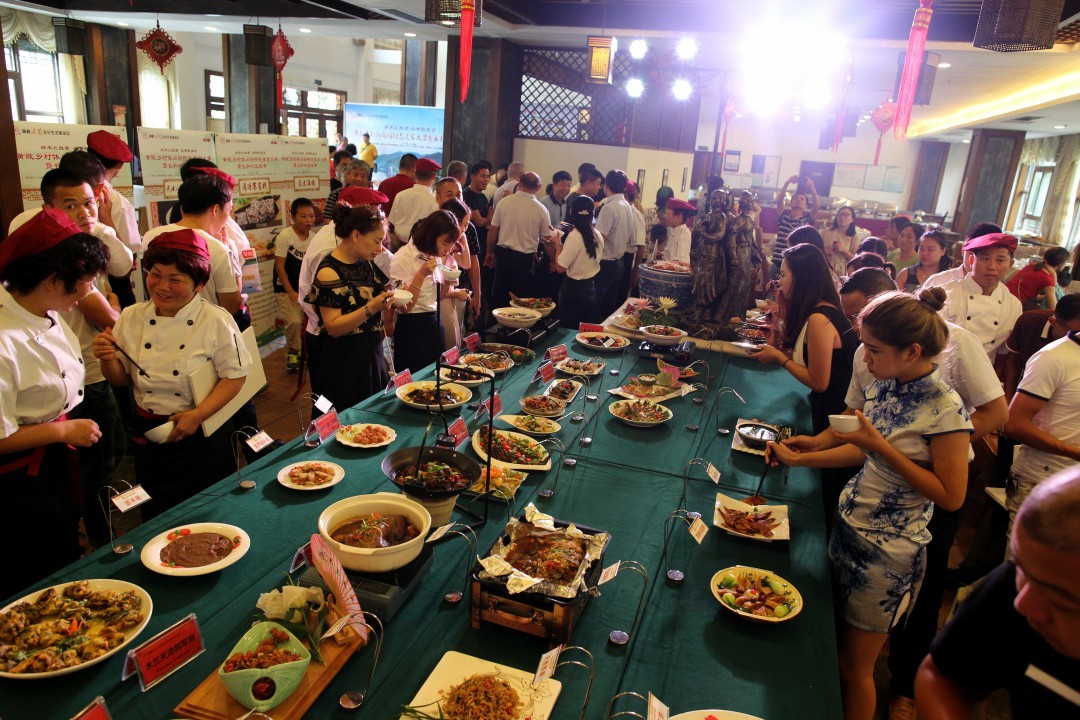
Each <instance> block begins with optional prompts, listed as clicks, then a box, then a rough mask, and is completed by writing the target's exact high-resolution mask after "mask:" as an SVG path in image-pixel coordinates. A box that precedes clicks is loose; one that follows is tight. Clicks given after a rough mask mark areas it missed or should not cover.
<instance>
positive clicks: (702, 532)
mask: <svg viewBox="0 0 1080 720" xmlns="http://www.w3.org/2000/svg"><path fill="white" fill-rule="evenodd" d="M708 534H709V526H708V525H706V524H705V522H704V521H703V520H702V519H701V518H698V519H697V520H695V521H694V522H693V523H692V524H691V525H690V537H692V538H694V540H696V541H697V544H698V545H700V544H701V541H702V540H704V539H705V536H706V535H708Z"/></svg>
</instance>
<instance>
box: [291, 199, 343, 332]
mask: <svg viewBox="0 0 1080 720" xmlns="http://www.w3.org/2000/svg"><path fill="white" fill-rule="evenodd" d="M335 227H337V226H336V225H334V221H333V220H331V221H330V222H329V223H327V224H326V225H324V226H322V227H321V228H319V231H318V232H317V233H315V237H313V238H311V241H310V242H309V243H308V247H307V252H305V253H304V261H303V262H302V263H300V282H299V285H297V288H296V294H297V295H298V296H299V297H300V309H301V310H303V311H304V315H306V316H307V332H308V333H310V334H312V335H318V334H319V333H320V332H321V329H320V328H319V311H318V310H316V309H315V308H314V307H313V306H312V305H310V304H308V303H307V302H305V301H304V298H306V297H307V295H308V293H309V292H311V283H313V282H315V273H316V272H318V270H319V263H321V262H322V261H323V259H324V258H325V257H326V256H327V255H329V254H330V253H332V252H334V248H336V247H337V244H338V237H337V235H335V234H334V228H335Z"/></svg>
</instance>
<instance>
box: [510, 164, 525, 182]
mask: <svg viewBox="0 0 1080 720" xmlns="http://www.w3.org/2000/svg"><path fill="white" fill-rule="evenodd" d="M524 171H525V163H522V162H512V163H510V165H509V166H507V168H506V177H508V178H510V179H511V180H517V179H518V178H520V177H521V173H523V172H524Z"/></svg>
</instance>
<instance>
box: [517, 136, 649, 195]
mask: <svg viewBox="0 0 1080 720" xmlns="http://www.w3.org/2000/svg"><path fill="white" fill-rule="evenodd" d="M512 159H513V160H515V161H517V162H523V163H525V168H526V169H527V170H531V171H532V172H535V173H539V174H540V178H541V179H542V180H543V181H544V186H545V187H546V186H547V184H548V183H549V182H551V176H552V175H554V174H555V173H556V172H558V171H559V170H565V171H567V172H568V173H570V174H571V175H573V176H574V181H575V182H577V169H578V165H580V164H581V163H584V162H591V163H592V164H593V165H595V166H596V167H597V168H600V172H607V171H608V170H611V169H613V168H622V169H626V160H627V148H620V147H611V146H609V145H588V144H586V143H569V142H558V141H555V140H524V139H522V138H516V139H515V140H514V157H513V158H512ZM627 174H628V175H630V179H631V180H633V179H634V175H633V173H631V172H630V171H627Z"/></svg>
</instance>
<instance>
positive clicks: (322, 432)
mask: <svg viewBox="0 0 1080 720" xmlns="http://www.w3.org/2000/svg"><path fill="white" fill-rule="evenodd" d="M311 424H312V425H313V426H314V427H315V431H316V432H318V433H319V442H320V443H324V442H326V441H327V440H329V439H330V438H332V437H334V433H336V432H337V430H338V428H339V427H341V420H340V419H339V418H338V414H337V410H334V409H333V408H331V410H330V412H328V413H326V414H325V415H320V416H319V417H317V418H315V419H314V420H313V421H312V422H311Z"/></svg>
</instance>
